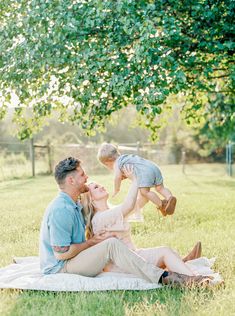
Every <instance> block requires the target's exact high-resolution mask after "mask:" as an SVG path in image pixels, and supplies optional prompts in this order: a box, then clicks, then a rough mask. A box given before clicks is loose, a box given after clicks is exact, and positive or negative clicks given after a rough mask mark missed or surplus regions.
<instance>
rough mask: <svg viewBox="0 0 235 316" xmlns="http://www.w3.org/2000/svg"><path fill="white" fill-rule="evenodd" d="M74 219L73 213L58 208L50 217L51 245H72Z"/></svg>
mask: <svg viewBox="0 0 235 316" xmlns="http://www.w3.org/2000/svg"><path fill="white" fill-rule="evenodd" d="M73 224H74V219H73V216H72V213H71V212H69V211H68V210H66V209H65V208H63V209H60V208H58V209H56V210H54V212H52V214H51V216H50V218H49V223H48V225H49V231H50V243H51V246H60V247H63V246H70V244H71V238H72V231H73Z"/></svg>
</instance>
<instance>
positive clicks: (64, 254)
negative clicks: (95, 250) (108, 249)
mask: <svg viewBox="0 0 235 316" xmlns="http://www.w3.org/2000/svg"><path fill="white" fill-rule="evenodd" d="M110 237H115V235H114V234H109V235H107V234H105V235H102V234H100V235H95V236H94V237H92V238H90V239H88V240H87V241H85V242H82V243H79V244H71V245H70V246H53V247H52V248H53V251H54V255H55V257H56V259H57V260H68V259H71V258H73V257H75V256H76V255H78V254H79V253H80V252H81V251H83V250H85V249H87V248H90V247H92V246H94V245H96V244H98V243H100V242H102V241H104V240H105V239H107V238H110Z"/></svg>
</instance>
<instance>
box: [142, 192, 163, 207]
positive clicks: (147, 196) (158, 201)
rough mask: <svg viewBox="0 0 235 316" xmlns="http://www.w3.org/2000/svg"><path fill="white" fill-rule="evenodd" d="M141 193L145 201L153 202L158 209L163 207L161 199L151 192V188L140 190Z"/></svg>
mask: <svg viewBox="0 0 235 316" xmlns="http://www.w3.org/2000/svg"><path fill="white" fill-rule="evenodd" d="M140 193H141V195H142V196H143V197H144V198H145V199H147V200H149V201H151V202H153V203H154V204H155V205H157V206H158V207H161V206H162V201H161V199H160V198H159V197H158V195H157V194H156V193H155V192H152V191H150V188H140Z"/></svg>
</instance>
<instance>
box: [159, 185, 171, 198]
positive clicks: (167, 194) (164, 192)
mask: <svg viewBox="0 0 235 316" xmlns="http://www.w3.org/2000/svg"><path fill="white" fill-rule="evenodd" d="M155 189H156V191H157V192H158V193H160V194H161V195H162V196H163V197H164V198H165V199H166V200H169V198H170V197H171V196H172V193H171V191H170V190H168V189H167V188H165V187H164V185H163V183H161V184H159V185H156V186H155Z"/></svg>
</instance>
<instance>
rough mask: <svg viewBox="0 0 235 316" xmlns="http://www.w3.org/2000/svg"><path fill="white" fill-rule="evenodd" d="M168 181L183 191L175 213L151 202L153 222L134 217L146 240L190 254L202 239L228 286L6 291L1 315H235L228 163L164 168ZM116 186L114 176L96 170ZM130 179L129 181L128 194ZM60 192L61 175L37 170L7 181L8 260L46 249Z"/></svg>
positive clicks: (138, 237)
mask: <svg viewBox="0 0 235 316" xmlns="http://www.w3.org/2000/svg"><path fill="white" fill-rule="evenodd" d="M162 170H163V173H164V176H165V185H166V186H167V187H168V188H170V189H171V190H172V191H173V193H174V194H175V195H176V196H177V198H178V205H177V210H176V213H175V215H174V216H173V218H170V217H167V218H163V217H161V216H160V215H159V214H158V213H157V212H156V210H155V208H154V206H153V205H151V204H150V203H149V204H148V205H147V206H146V208H145V211H144V216H145V222H144V223H135V224H132V233H133V239H134V241H135V242H136V244H137V246H139V247H152V246H159V245H168V246H171V247H172V248H175V249H176V250H178V251H179V253H181V254H182V255H183V254H185V253H187V251H188V250H189V249H190V248H191V247H192V246H193V244H194V243H195V242H196V241H197V240H201V241H202V246H203V255H205V256H207V257H209V258H210V257H216V258H217V260H216V264H215V270H217V271H219V272H220V273H221V274H222V276H223V278H224V280H225V287H223V288H214V289H211V290H196V289H194V290H179V289H169V288H167V287H164V288H162V289H160V290H159V289H158V290H151V291H140V292H137V291H136V292H134V291H110V292H101V293H50V292H40V291H19V290H1V296H0V315H12V316H13V315H22V316H23V315H24V316H27V315H30V316H31V315H47V316H50V315H79V316H80V315H84V316H85V315H86V316H87V315H102V316H106V315H115V316H119V315H120V316H121V315H163V316H164V315H172V316H173V315H174V316H176V315H180V316H181V315H190V316H191V315H198V316H203V315H210V316H212V315H213V316H215V315H216V316H217V315H226V316H230V315H235V303H234V302H235V273H234V272H235V194H234V193H235V180H234V178H233V179H231V178H229V177H228V176H226V174H225V169H224V166H222V165H214V164H213V165H192V166H188V167H187V168H186V174H185V175H184V174H182V172H181V167H180V166H166V167H162ZM90 180H93V181H94V180H95V181H97V182H100V183H102V184H104V185H105V186H106V187H107V188H111V187H112V176H111V175H108V176H100V175H99V176H93V177H92V176H91V177H90ZM127 186H128V183H123V185H122V188H121V191H122V192H121V193H120V194H119V196H118V197H117V198H116V199H115V200H113V201H111V202H113V203H115V202H119V201H121V200H122V198H123V197H124V195H125V193H126V189H127ZM56 192H57V188H56V185H55V183H54V180H53V177H46V176H45V177H36V178H35V179H30V178H29V179H21V180H12V181H5V182H2V183H0V193H1V195H0V196H1V204H0V227H1V229H0V235H1V257H0V266H1V267H3V266H5V265H7V264H9V263H11V261H12V257H13V256H31V255H37V254H38V237H39V228H40V222H41V219H42V215H43V213H44V209H45V207H46V206H47V204H48V202H49V201H50V200H51V199H52V198H53V197H54V196H55V194H56Z"/></svg>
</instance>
